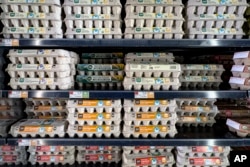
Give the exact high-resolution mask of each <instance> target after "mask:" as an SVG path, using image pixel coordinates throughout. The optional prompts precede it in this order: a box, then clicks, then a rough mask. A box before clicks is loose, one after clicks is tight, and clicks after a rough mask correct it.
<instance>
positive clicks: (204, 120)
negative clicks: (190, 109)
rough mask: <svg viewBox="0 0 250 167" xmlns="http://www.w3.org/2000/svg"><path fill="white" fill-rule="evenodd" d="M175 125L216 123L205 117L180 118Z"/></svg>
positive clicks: (211, 118) (212, 119)
mask: <svg viewBox="0 0 250 167" xmlns="http://www.w3.org/2000/svg"><path fill="white" fill-rule="evenodd" d="M177 123H205V124H206V123H216V121H215V119H214V118H213V117H206V116H180V117H179V120H178V121H177Z"/></svg>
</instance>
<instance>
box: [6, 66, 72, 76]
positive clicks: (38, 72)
mask: <svg viewBox="0 0 250 167" xmlns="http://www.w3.org/2000/svg"><path fill="white" fill-rule="evenodd" d="M6 71H7V72H8V74H9V75H10V77H12V78H16V77H21V78H26V77H27V78H28V77H30V78H36V77H39V78H44V77H48V78H64V77H68V76H72V75H75V74H76V71H75V69H71V67H70V65H69V64H54V65H52V64H9V65H8V67H7V68H6Z"/></svg>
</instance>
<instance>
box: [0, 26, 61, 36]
mask: <svg viewBox="0 0 250 167" xmlns="http://www.w3.org/2000/svg"><path fill="white" fill-rule="evenodd" d="M1 34H37V35H38V34H46V35H55V34H56V35H62V34H63V31H62V29H61V28H58V27H50V28H47V27H4V28H3V30H2V32H1Z"/></svg>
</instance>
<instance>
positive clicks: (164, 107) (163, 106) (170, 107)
mask: <svg viewBox="0 0 250 167" xmlns="http://www.w3.org/2000/svg"><path fill="white" fill-rule="evenodd" d="M176 107H177V105H176V101H175V100H129V99H124V102H123V109H124V111H125V112H128V113H130V112H132V111H133V112H139V111H142V112H149V111H152V112H156V111H160V112H164V113H165V112H166V111H168V112H171V113H172V112H175V111H176Z"/></svg>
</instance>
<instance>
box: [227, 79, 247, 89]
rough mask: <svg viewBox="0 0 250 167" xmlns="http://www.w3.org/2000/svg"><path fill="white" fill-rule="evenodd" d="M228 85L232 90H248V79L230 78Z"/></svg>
mask: <svg viewBox="0 0 250 167" xmlns="http://www.w3.org/2000/svg"><path fill="white" fill-rule="evenodd" d="M229 83H230V86H231V88H232V89H240V90H249V88H250V80H249V78H240V77H230V80H229Z"/></svg>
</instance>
